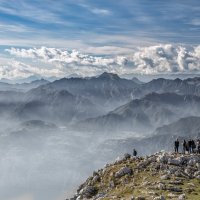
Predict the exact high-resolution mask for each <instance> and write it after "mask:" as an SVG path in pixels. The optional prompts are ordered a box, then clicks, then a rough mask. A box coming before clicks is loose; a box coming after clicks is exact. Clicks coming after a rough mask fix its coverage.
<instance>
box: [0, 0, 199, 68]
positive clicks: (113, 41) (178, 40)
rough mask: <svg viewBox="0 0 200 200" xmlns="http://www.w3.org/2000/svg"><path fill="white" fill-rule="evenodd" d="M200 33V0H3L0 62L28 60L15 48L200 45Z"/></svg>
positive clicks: (87, 50) (126, 49)
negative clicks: (13, 52)
mask: <svg viewBox="0 0 200 200" xmlns="http://www.w3.org/2000/svg"><path fill="white" fill-rule="evenodd" d="M199 33H200V2H199V0H189V1H188V0H168V1H164V0H163V1H161V0H151V1H150V0H119V1H116V0H59V1H55V0H43V1H41V0H17V1H16V0H9V1H8V0H1V1H0V44H1V47H0V55H1V58H2V59H1V61H0V65H8V64H7V63H8V61H9V59H18V62H24V59H25V58H22V56H18V57H20V58H16V57H15V56H16V55H14V54H12V55H10V54H9V53H8V51H5V49H8V48H11V47H15V48H25V49H27V48H33V47H36V48H40V47H41V46H45V47H54V48H65V49H68V50H69V51H70V50H72V49H77V50H79V51H80V52H81V53H83V54H87V55H88V54H89V55H91V54H92V55H95V56H110V55H113V54H114V55H127V54H131V53H132V51H133V52H134V51H135V49H136V48H138V47H139V46H140V47H141V46H142V47H145V46H152V45H158V44H159V45H160V44H163V45H164V44H173V45H186V46H187V48H189V47H188V46H195V45H196V46H197V45H199V41H200V34H199ZM30 63H31V61H29V62H28V64H30ZM76 70H77V69H76Z"/></svg>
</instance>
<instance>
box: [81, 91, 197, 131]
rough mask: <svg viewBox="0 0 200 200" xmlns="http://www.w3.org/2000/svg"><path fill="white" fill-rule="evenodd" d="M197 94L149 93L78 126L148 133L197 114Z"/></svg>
mask: <svg viewBox="0 0 200 200" xmlns="http://www.w3.org/2000/svg"><path fill="white" fill-rule="evenodd" d="M199 112H200V97H197V96H194V95H178V94H175V93H163V94H157V93H151V94H148V95H146V96H145V97H144V98H141V99H135V100H132V101H130V102H129V103H127V104H125V105H123V106H120V107H118V108H116V109H115V110H113V111H111V112H109V113H108V114H106V115H104V116H100V117H97V118H93V119H87V120H85V121H83V122H81V123H80V127H81V128H82V127H91V128H92V129H94V130H107V131H140V132H149V133H151V130H153V129H155V128H157V127H158V126H161V125H164V124H169V123H171V122H173V121H175V120H177V119H179V118H180V116H182V117H184V116H185V117H187V116H191V115H196V116H200V113H199Z"/></svg>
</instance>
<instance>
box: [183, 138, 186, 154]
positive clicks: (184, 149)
mask: <svg viewBox="0 0 200 200" xmlns="http://www.w3.org/2000/svg"><path fill="white" fill-rule="evenodd" d="M186 151H187V142H186V141H185V140H184V141H183V153H184V154H185V152H186Z"/></svg>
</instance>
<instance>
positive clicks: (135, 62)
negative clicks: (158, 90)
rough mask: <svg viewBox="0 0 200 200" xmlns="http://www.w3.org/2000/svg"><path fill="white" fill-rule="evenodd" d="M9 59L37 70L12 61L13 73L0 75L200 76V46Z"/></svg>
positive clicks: (43, 51)
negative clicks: (27, 61) (26, 61)
mask: <svg viewBox="0 0 200 200" xmlns="http://www.w3.org/2000/svg"><path fill="white" fill-rule="evenodd" d="M6 51H7V52H9V53H10V54H11V55H13V56H16V57H19V58H26V59H31V60H32V62H33V61H35V60H38V61H39V62H40V67H32V65H31V64H30V65H25V66H24V65H23V64H22V63H20V64H19V63H17V62H16V61H15V63H14V64H12V65H11V66H12V71H10V70H8V68H7V67H4V68H2V69H1V71H0V74H5V75H9V76H11V75H12V76H16V74H18V75H21V76H22V75H23V76H24V75H25V74H26V73H28V74H30V73H33V74H34V73H37V74H40V75H44V74H45V75H51V76H52V75H56V76H66V75H68V74H71V73H77V74H79V75H82V76H88V75H96V74H99V73H101V72H104V71H108V72H112V73H118V74H125V73H126V74H128V73H139V74H159V73H176V72H177V73H200V45H199V46H194V47H186V46H177V45H172V44H165V45H154V46H148V47H140V48H137V49H135V50H133V52H132V53H131V54H129V55H126V56H124V55H123V56H120V55H119V56H110V57H104V56H92V55H87V54H82V53H80V52H78V51H76V50H72V51H68V50H63V49H58V48H47V47H41V48H31V49H17V48H11V49H7V50H6Z"/></svg>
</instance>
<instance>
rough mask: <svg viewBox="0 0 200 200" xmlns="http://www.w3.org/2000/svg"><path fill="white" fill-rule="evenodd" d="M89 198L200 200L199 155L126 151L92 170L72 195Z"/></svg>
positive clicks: (74, 199)
mask: <svg viewBox="0 0 200 200" xmlns="http://www.w3.org/2000/svg"><path fill="white" fill-rule="evenodd" d="M86 199H93V200H97V199H99V200H100V199H102V200H103V199H104V200H110V199H121V200H167V199H174V200H175V199H176V200H185V199H188V200H199V199H200V156H199V155H196V154H190V155H187V154H186V155H183V154H174V153H167V152H164V151H163V152H158V153H155V154H153V155H151V156H146V157H132V156H131V155H129V154H125V155H124V157H123V158H120V159H117V160H116V161H115V162H113V163H111V164H107V165H106V166H105V167H104V168H103V169H100V170H98V171H95V172H93V175H92V176H91V177H89V178H88V179H87V180H86V181H85V183H83V184H82V185H80V187H79V188H78V190H77V193H76V195H75V196H74V197H73V198H70V200H86ZM67 200H69V199H67Z"/></svg>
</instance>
